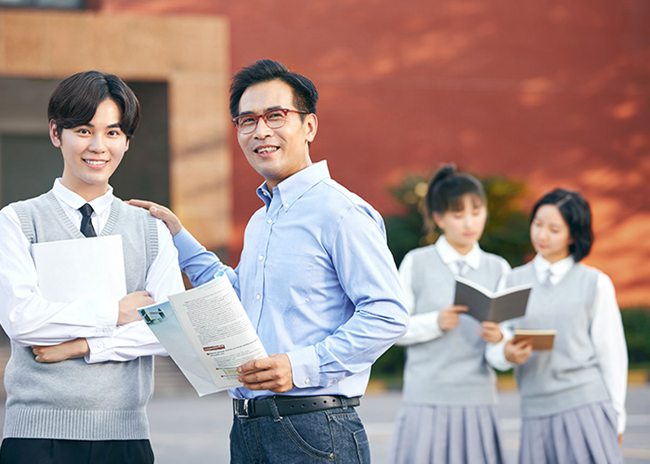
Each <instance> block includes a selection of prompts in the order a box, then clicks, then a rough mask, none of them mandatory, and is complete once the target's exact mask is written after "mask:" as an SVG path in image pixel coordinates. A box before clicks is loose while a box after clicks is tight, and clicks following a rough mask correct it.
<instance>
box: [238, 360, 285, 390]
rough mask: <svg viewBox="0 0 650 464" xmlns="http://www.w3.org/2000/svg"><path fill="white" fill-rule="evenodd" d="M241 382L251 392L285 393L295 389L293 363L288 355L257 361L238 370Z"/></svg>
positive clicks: (248, 363) (243, 365) (249, 362)
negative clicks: (292, 371) (292, 372)
mask: <svg viewBox="0 0 650 464" xmlns="http://www.w3.org/2000/svg"><path fill="white" fill-rule="evenodd" d="M237 372H238V373H239V381H240V382H241V383H243V384H244V387H246V388H248V389H249V390H271V391H273V392H275V393H283V392H286V391H289V390H291V389H292V388H293V376H292V374H291V361H290V360H289V356H287V355H286V354H274V355H271V356H269V357H268V358H262V359H255V360H253V361H248V362H247V363H246V364H242V365H241V366H239V367H238V368H237Z"/></svg>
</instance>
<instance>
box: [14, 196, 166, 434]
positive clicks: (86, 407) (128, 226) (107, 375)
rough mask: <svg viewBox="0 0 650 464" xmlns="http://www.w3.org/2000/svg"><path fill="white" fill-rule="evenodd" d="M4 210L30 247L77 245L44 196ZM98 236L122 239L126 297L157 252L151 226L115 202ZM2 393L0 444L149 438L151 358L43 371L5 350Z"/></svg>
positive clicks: (71, 363)
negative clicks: (6, 440)
mask: <svg viewBox="0 0 650 464" xmlns="http://www.w3.org/2000/svg"><path fill="white" fill-rule="evenodd" d="M11 206H12V207H13V209H14V211H16V213H17V215H18V217H19V219H20V222H21V225H22V229H23V232H24V233H25V236H26V237H27V238H28V240H29V241H30V242H31V243H40V242H49V241H56V240H70V239H77V238H83V235H82V234H81V232H79V230H78V229H77V228H76V227H75V226H74V225H73V224H72V222H71V221H70V219H69V218H68V217H67V216H66V214H65V212H64V211H63V209H62V208H61V206H60V205H59V203H58V201H57V200H56V198H55V197H54V194H53V193H52V192H48V193H46V194H43V195H41V196H39V197H36V198H33V199H30V200H27V201H22V202H18V203H14V204H12V205H11ZM100 235H102V236H104V235H121V236H122V242H123V246H124V264H125V270H126V284H127V290H128V292H129V293H130V292H133V291H137V290H143V289H144V288H145V280H146V276H147V270H148V268H149V266H150V264H151V263H152V262H153V259H154V258H155V256H156V254H157V252H158V235H157V229H156V224H155V220H154V219H153V218H151V216H150V215H149V214H148V213H147V212H146V211H144V210H141V209H139V208H134V207H131V206H128V205H126V204H124V203H123V202H122V201H121V200H119V199H117V198H115V199H114V201H113V203H112V205H111V212H110V216H109V218H108V221H107V223H106V225H105V226H104V228H103V230H102V231H101V234H100ZM88 265H89V266H98V265H100V264H99V263H88ZM62 272H64V270H63V269H62ZM116 310H117V308H116ZM5 388H6V391H7V405H6V412H5V426H4V436H5V437H18V438H50V439H69V440H126V439H147V438H149V424H148V420H147V416H146V411H145V406H146V404H147V401H148V400H149V398H150V397H151V394H152V391H153V357H151V356H145V357H140V358H137V359H134V360H132V361H128V362H104V363H98V364H87V363H86V362H85V361H84V360H83V359H70V360H67V361H63V362H59V363H52V364H47V363H38V362H36V361H35V360H34V355H33V353H32V350H31V348H30V347H25V346H20V345H18V344H16V343H14V342H12V343H11V357H10V359H9V362H8V364H7V367H6V369H5Z"/></svg>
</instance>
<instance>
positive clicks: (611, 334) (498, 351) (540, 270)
mask: <svg viewBox="0 0 650 464" xmlns="http://www.w3.org/2000/svg"><path fill="white" fill-rule="evenodd" d="M573 265H574V261H573V258H572V257H571V256H569V257H567V258H565V259H562V260H560V261H557V262H555V263H553V264H551V263H550V262H548V261H547V260H545V259H544V258H542V256H540V255H537V256H535V259H534V260H533V266H534V268H535V273H536V274H537V277H538V279H539V281H540V282H543V281H544V280H545V278H546V276H547V275H548V273H549V271H550V280H551V284H552V285H555V284H557V283H558V282H559V281H560V280H562V278H564V276H565V275H566V273H567V272H568V271H569V269H571V267H572V266H573ZM593 314H594V318H593V321H592V323H591V328H590V332H589V335H590V338H591V341H592V344H593V346H594V350H595V352H596V357H597V359H598V365H599V367H600V371H601V373H602V376H603V381H604V383H605V387H606V388H607V391H608V392H609V396H610V398H611V400H612V405H613V407H614V410H615V411H616V413H617V415H618V433H623V431H624V430H625V420H626V415H625V396H626V390H627V364H628V360H627V346H626V344H625V335H624V333H623V324H622V322H621V310H620V309H619V307H618V302H617V301H616V292H615V290H614V284H613V283H612V280H611V279H610V278H609V277H608V276H607V275H606V274H604V273H603V272H600V271H599V273H598V280H597V283H596V295H595V297H594V312H593ZM501 331H502V332H503V334H504V337H503V340H502V341H501V342H500V343H498V344H494V345H491V346H488V347H487V349H486V354H485V356H486V358H487V360H488V362H489V363H490V364H491V365H492V366H493V367H495V368H496V369H499V370H508V369H510V368H512V367H514V366H515V365H514V364H512V363H510V362H509V361H508V360H506V358H505V354H504V348H505V344H506V343H507V342H508V340H510V339H511V338H512V337H513V332H512V330H510V328H509V327H508V321H506V322H504V323H503V324H502V326H501Z"/></svg>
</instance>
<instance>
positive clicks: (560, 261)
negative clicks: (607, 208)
mask: <svg viewBox="0 0 650 464" xmlns="http://www.w3.org/2000/svg"><path fill="white" fill-rule="evenodd" d="M530 239H531V242H532V244H533V247H534V248H535V251H536V252H537V256H535V258H534V259H533V260H532V261H531V262H529V263H528V264H525V265H524V266H521V267H518V268H516V269H514V270H513V271H512V272H511V273H510V275H509V276H508V279H507V282H508V286H511V285H519V284H524V283H532V284H533V290H532V292H531V295H530V299H529V301H528V306H527V310H526V316H525V317H524V318H521V319H519V320H513V321H512V322H511V323H510V324H509V325H510V326H511V327H513V328H516V327H521V328H531V329H555V330H557V334H556V336H555V345H554V347H553V349H552V350H551V351H536V352H532V354H531V351H530V346H524V345H522V344H520V343H517V344H515V343H513V341H512V340H510V341H508V342H507V343H504V342H502V343H501V344H502V345H503V347H502V348H501V349H499V347H498V346H495V347H493V348H491V349H490V350H489V351H488V358H489V360H490V362H491V363H492V364H493V365H494V366H495V367H499V368H507V367H509V366H511V365H512V364H516V365H517V367H516V370H515V373H516V376H517V383H518V386H519V391H520V393H521V409H522V416H523V420H522V429H521V440H520V450H519V462H520V463H521V464H528V463H531V464H532V463H540V462H543V463H565V462H579V463H608V464H612V463H617V462H622V455H621V449H620V446H619V442H620V441H622V434H623V431H624V429H625V409H624V403H625V390H626V384H627V350H626V346H625V338H624V335H623V326H622V323H621V314H620V311H619V308H618V304H617V302H616V295H615V292H614V286H613V284H612V281H611V280H610V279H609V277H607V276H606V275H605V274H603V273H602V272H600V271H599V270H597V269H594V268H592V267H588V266H585V265H583V264H581V263H580V261H581V260H582V259H583V258H584V257H586V256H587V255H588V254H589V251H590V249H591V245H592V242H593V233H592V229H591V211H590V208H589V204H588V203H587V201H586V200H585V199H584V198H583V197H582V196H581V195H580V194H579V193H578V192H574V191H570V190H563V189H555V190H553V191H552V192H550V193H547V194H546V195H544V196H543V197H542V198H541V199H540V200H539V201H537V203H536V204H535V205H534V207H533V211H532V214H531V220H530ZM508 337H509V335H508ZM617 435H618V440H617Z"/></svg>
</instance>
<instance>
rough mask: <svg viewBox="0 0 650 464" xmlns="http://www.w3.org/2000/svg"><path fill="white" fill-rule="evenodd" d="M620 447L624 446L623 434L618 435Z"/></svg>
mask: <svg viewBox="0 0 650 464" xmlns="http://www.w3.org/2000/svg"><path fill="white" fill-rule="evenodd" d="M618 446H623V434H622V433H619V434H618Z"/></svg>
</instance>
